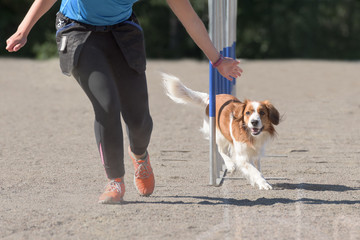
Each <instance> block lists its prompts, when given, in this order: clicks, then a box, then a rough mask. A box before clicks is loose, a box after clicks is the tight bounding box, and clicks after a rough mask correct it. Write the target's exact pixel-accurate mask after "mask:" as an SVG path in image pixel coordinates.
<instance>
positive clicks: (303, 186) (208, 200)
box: [124, 183, 360, 207]
mask: <svg viewBox="0 0 360 240" xmlns="http://www.w3.org/2000/svg"><path fill="white" fill-rule="evenodd" d="M273 187H274V190H275V191H276V190H307V191H335V192H346V191H359V190H360V188H352V187H348V186H344V185H328V184H311V183H299V184H291V183H277V184H274V185H273ZM153 199H164V200H159V201H151V200H153ZM165 199H166V200H165ZM169 199H176V200H175V201H172V200H169ZM186 199H191V201H187V200H186ZM149 200H150V201H129V202H124V204H139V203H141V204H146V203H147V204H168V205H191V204H198V205H209V206H211V205H212V206H216V205H228V206H248V207H251V206H271V205H275V204H294V203H302V204H318V205H322V204H331V205H332V204H335V205H337V204H345V205H353V204H360V200H354V201H352V200H322V199H313V198H300V199H289V198H264V197H262V198H258V199H256V200H249V199H235V198H226V197H209V196H179V195H176V196H153V197H150V198H149Z"/></svg>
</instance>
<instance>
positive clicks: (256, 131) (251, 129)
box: [250, 127, 264, 136]
mask: <svg viewBox="0 0 360 240" xmlns="http://www.w3.org/2000/svg"><path fill="white" fill-rule="evenodd" d="M263 129H264V127H262V128H255V127H253V128H250V131H251V135H253V136H257V135H259V134H260V133H261V132H262V130H263Z"/></svg>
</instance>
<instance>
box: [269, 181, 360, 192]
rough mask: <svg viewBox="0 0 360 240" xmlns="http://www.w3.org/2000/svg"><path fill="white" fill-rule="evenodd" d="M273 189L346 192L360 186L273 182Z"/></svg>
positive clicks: (356, 189) (355, 189)
mask: <svg viewBox="0 0 360 240" xmlns="http://www.w3.org/2000/svg"><path fill="white" fill-rule="evenodd" d="M272 186H273V189H274V190H307V191H320V192H321V191H332V192H347V191H358V190H360V188H353V187H348V186H345V185H333V184H314V183H276V184H273V185H272Z"/></svg>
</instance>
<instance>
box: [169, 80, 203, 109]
mask: <svg viewBox="0 0 360 240" xmlns="http://www.w3.org/2000/svg"><path fill="white" fill-rule="evenodd" d="M162 78H163V83H164V87H165V89H166V92H167V95H168V96H169V98H171V99H172V100H173V101H174V102H176V103H181V104H193V105H198V106H201V107H204V108H205V107H206V106H207V105H208V103H209V94H207V93H203V92H198V91H194V90H191V89H190V88H187V87H186V86H185V85H184V84H183V83H182V82H181V81H180V80H179V78H177V77H175V76H172V75H169V74H165V73H163V74H162Z"/></svg>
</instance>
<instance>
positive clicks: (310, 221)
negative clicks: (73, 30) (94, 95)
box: [0, 59, 360, 240]
mask: <svg viewBox="0 0 360 240" xmlns="http://www.w3.org/2000/svg"><path fill="white" fill-rule="evenodd" d="M241 67H242V68H243V70H244V74H243V76H242V77H241V78H240V79H239V80H238V84H237V96H238V97H239V98H240V99H241V100H243V99H244V98H249V99H253V100H265V99H268V100H270V101H271V102H272V103H273V104H274V105H275V106H276V107H277V109H278V110H279V111H280V113H281V114H282V115H283V121H282V122H281V123H280V125H279V126H278V127H277V131H278V136H277V138H276V139H274V141H272V142H271V144H269V146H268V148H267V151H266V156H265V157H264V158H263V159H262V171H263V174H264V176H265V177H274V178H280V179H278V180H276V179H275V180H270V181H269V182H270V183H271V184H272V185H273V187H274V189H273V190H271V191H260V190H258V189H256V188H254V187H251V186H250V185H249V184H248V182H247V181H246V180H244V179H239V177H241V175H240V173H236V174H234V175H233V176H232V177H233V178H234V179H233V180H225V181H224V184H223V185H222V186H221V187H213V186H209V185H208V184H209V163H208V162H209V159H208V158H209V157H208V155H209V148H208V141H207V140H204V139H203V136H202V134H201V133H200V132H199V131H198V129H199V128H200V126H201V125H202V117H203V110H202V109H197V108H194V107H188V106H182V105H177V104H175V103H173V102H172V101H171V100H170V99H168V98H167V96H165V94H164V93H163V87H162V83H161V77H160V74H159V72H160V71H165V72H167V73H171V74H174V75H176V76H178V77H180V78H181V79H182V81H183V82H184V83H185V84H186V85H188V86H189V87H190V88H192V89H195V90H200V91H207V89H208V64H207V63H206V62H198V61H192V60H183V61H152V60H150V61H149V62H148V66H147V69H148V70H147V75H148V82H149V92H150V104H151V113H152V116H153V120H154V131H153V136H152V141H151V144H150V147H149V152H150V155H151V159H152V160H151V161H152V165H153V168H154V172H155V176H156V190H155V192H154V194H153V195H152V196H151V197H147V198H145V197H140V196H139V195H138V194H137V192H136V189H135V187H134V186H133V173H134V170H133V168H132V165H131V162H130V159H129V158H128V157H126V160H125V162H126V171H127V173H126V176H125V183H126V195H125V200H126V203H125V204H123V205H101V204H98V203H97V200H98V197H99V195H100V194H101V193H102V191H103V187H104V186H105V183H106V176H105V172H104V170H103V168H102V166H101V161H100V157H99V153H98V151H97V148H96V144H95V139H94V134H93V118H94V117H93V110H92V107H91V105H90V103H89V101H88V99H87V98H86V96H85V94H84V93H83V92H82V90H81V89H80V87H79V86H78V84H77V83H76V81H75V80H74V79H73V78H68V77H66V76H64V75H62V74H61V73H60V70H59V67H58V60H57V59H53V60H49V61H43V62H38V61H32V60H23V59H0V74H1V75H0V96H1V101H0V136H1V137H0V172H1V174H0V203H1V208H0V238H1V239H206V240H207V239H287V240H288V239H317V240H319V239H326V240H328V239H341V240H345V239H351V240H354V239H360V127H359V121H360V62H342V61H331V62H328V61H298V60H289V61H243V62H242V64H241ZM126 144H127V142H126ZM126 146H127V145H126Z"/></svg>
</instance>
